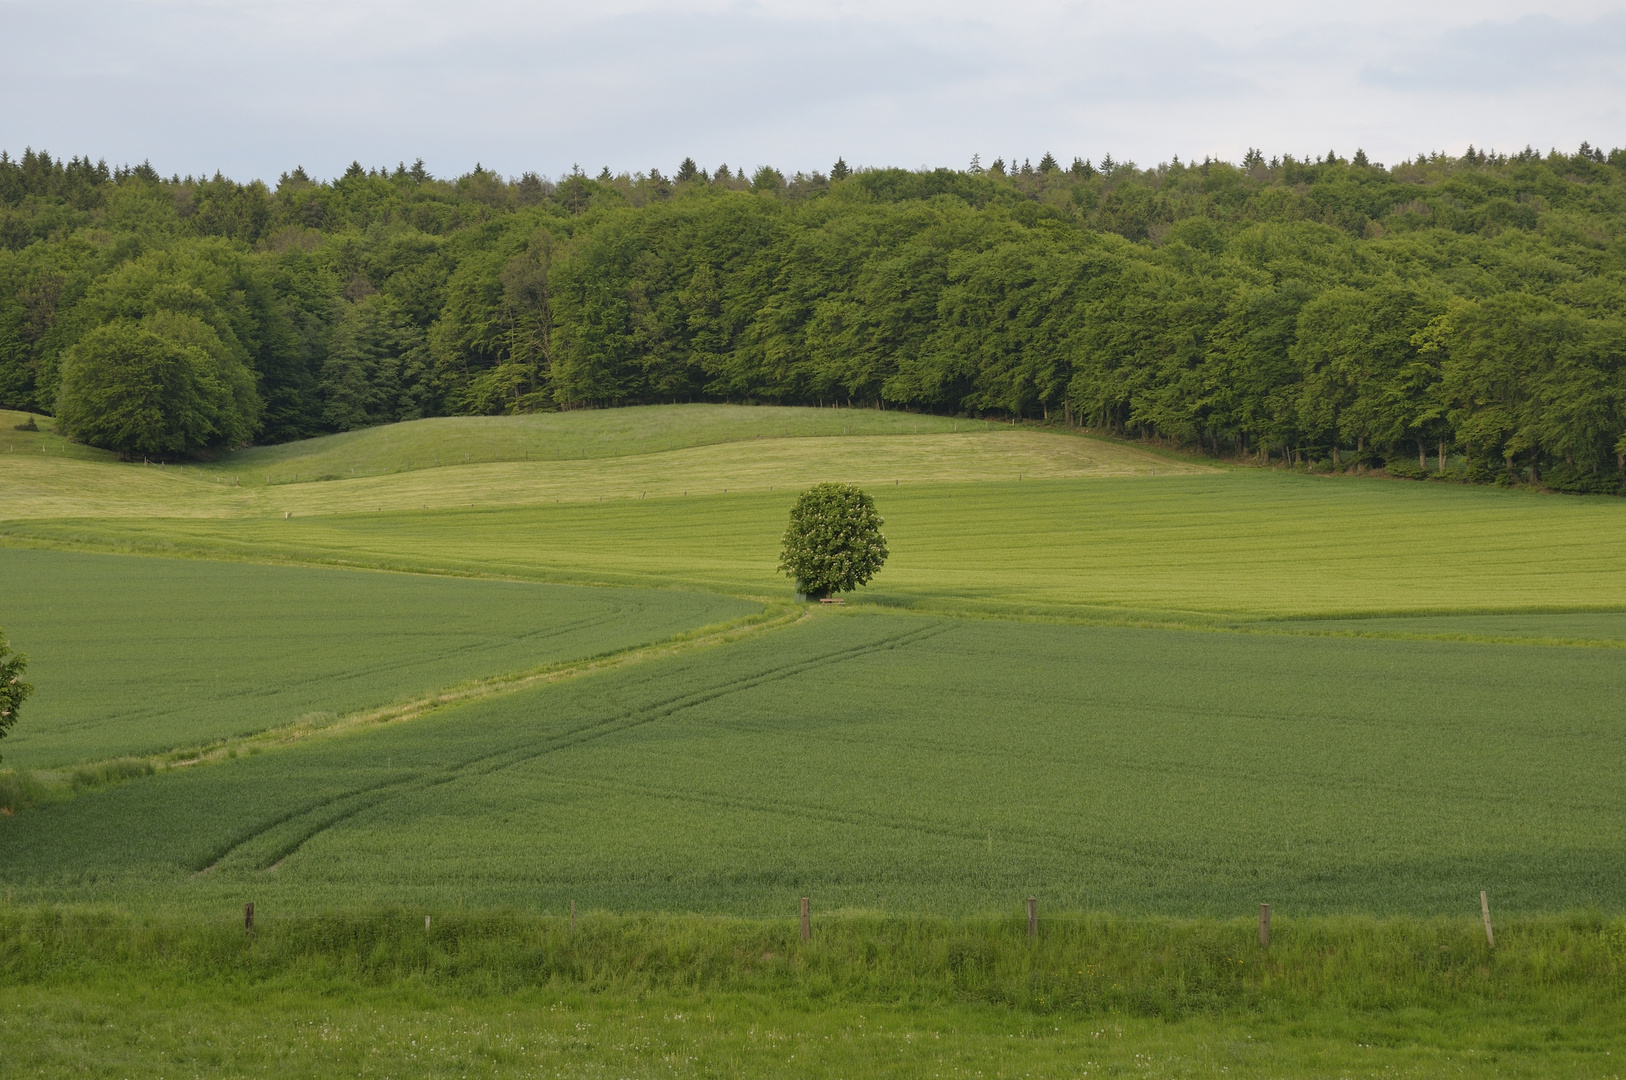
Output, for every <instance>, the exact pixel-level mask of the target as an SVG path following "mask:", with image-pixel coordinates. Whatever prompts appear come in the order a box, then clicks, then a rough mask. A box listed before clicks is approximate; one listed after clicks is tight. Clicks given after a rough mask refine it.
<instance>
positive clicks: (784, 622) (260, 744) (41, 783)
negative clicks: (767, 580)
mask: <svg viewBox="0 0 1626 1080" xmlns="http://www.w3.org/2000/svg"><path fill="white" fill-rule="evenodd" d="M821 614H823V613H821V612H819V611H817V610H815V609H812V608H806V607H803V606H801V605H795V606H790V605H771V606H768V607H767V608H766V609H765V610H764V611H761V612H756V613H754V614H751V615H745V616H742V617H741V618H738V619H731V620H728V621H727V622H721V623H713V624H711V625H709V626H703V627H699V628H697V629H694V630H689V631H685V632H683V633H681V634H675V635H673V636H671V637H668V638H663V639H661V640H660V641H656V642H653V643H650V644H647V645H640V646H635V647H633V648H631V649H624V650H621V651H619V652H613V653H603V654H600V655H598V656H592V657H587V658H585V659H581V660H571V661H565V662H562V663H558V664H548V665H545V666H543V667H538V668H530V669H527V670H524V671H518V672H510V673H508V674H505V675H494V676H490V677H488V678H484V679H474V680H470V681H467V682H463V683H458V684H456V685H454V686H450V687H443V688H441V689H438V690H432V691H429V692H428V693H424V694H419V695H417V696H415V697H411V698H407V699H406V700H403V701H397V702H394V703H392V704H389V705H381V706H374V707H372V708H368V709H358V710H356V711H354V712H350V713H345V714H342V715H340V716H337V717H332V718H324V719H321V720H317V719H312V718H309V717H303V718H301V719H299V720H295V721H293V722H292V723H288V724H280V725H277V726H276V727H270V728H266V729H264V730H262V731H257V732H254V733H253V734H250V735H242V736H238V737H236V738H232V739H224V740H221V741H219V742H215V743H209V744H207V745H205V746H201V747H193V748H188V749H184V750H176V751H170V752H168V753H163V754H152V755H145V756H143V755H126V756H123V757H118V758H110V759H106V760H102V761H88V762H81V763H79V764H77V765H73V766H68V767H64V768H59V769H34V770H27V771H25V772H19V771H13V770H6V771H5V772H0V796H5V795H7V794H11V793H8V792H7V791H6V788H7V787H8V786H10V785H6V784H4V781H6V780H21V781H22V783H20V784H18V785H17V787H16V791H15V794H12V797H11V799H10V800H9V804H8V805H6V806H5V809H6V810H7V811H8V812H14V811H16V810H20V809H24V808H26V807H28V806H33V805H37V804H39V803H43V802H55V801H59V800H60V799H62V798H71V797H73V796H75V795H78V794H80V793H82V792H85V791H90V790H94V789H97V788H102V787H108V786H111V785H113V784H117V783H120V782H122V781H124V780H128V779H134V778H136V777H140V776H151V775H154V774H156V773H161V772H168V771H170V770H172V769H184V768H189V767H191V766H194V765H205V764H216V763H219V762H223V761H229V760H232V759H234V758H236V757H237V756H238V755H240V754H244V753H248V754H256V753H261V752H263V751H266V750H270V749H275V748H278V747H283V746H289V745H292V744H294V743H299V742H304V741H307V740H310V739H317V738H334V737H338V736H343V735H349V734H352V733H354V732H357V731H362V730H366V729H370V728H375V727H382V726H384V725H387V724H397V723H403V722H406V721H411V720H417V719H421V718H422V717H424V716H427V715H429V714H430V713H433V712H437V711H439V710H441V709H444V708H448V707H450V706H454V705H463V704H468V703H471V702H476V701H486V700H490V699H492V698H497V697H506V696H507V695H509V694H517V693H519V692H521V691H524V690H529V689H533V688H535V687H538V686H547V685H551V684H553V683H558V682H564V681H566V680H569V679H576V678H581V677H583V676H587V675H595V674H598V673H600V672H606V671H615V670H618V669H620V668H624V667H631V666H633V665H635V664H641V663H646V662H648V661H651V660H660V659H665V658H667V657H671V656H678V655H681V654H683V653H688V652H694V651H697V650H700V649H707V648H713V647H715V646H719V645H726V644H729V643H731V642H734V641H738V640H741V639H743V638H746V637H750V636H753V635H756V634H760V633H765V632H769V631H773V630H780V629H784V628H785V627H789V626H794V625H796V624H798V623H803V622H808V621H811V620H812V619H815V618H819V617H821ZM316 715H317V716H320V715H322V714H316ZM19 796H20V797H19ZM306 809H309V808H308V807H307V808H306Z"/></svg>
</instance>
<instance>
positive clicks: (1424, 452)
mask: <svg viewBox="0 0 1626 1080" xmlns="http://www.w3.org/2000/svg"><path fill="white" fill-rule="evenodd" d="M1417 467H1418V468H1419V469H1422V470H1423V471H1424V472H1428V447H1426V446H1424V445H1423V440H1422V439H1418V440H1417Z"/></svg>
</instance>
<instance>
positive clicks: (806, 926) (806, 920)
mask: <svg viewBox="0 0 1626 1080" xmlns="http://www.w3.org/2000/svg"><path fill="white" fill-rule="evenodd" d="M802 940H803V941H811V940H813V902H812V901H811V900H810V899H808V898H807V897H805V896H804V897H802Z"/></svg>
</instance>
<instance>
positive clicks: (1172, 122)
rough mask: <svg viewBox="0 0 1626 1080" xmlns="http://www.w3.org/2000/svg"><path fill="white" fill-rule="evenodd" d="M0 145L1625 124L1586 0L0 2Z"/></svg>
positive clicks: (964, 141)
mask: <svg viewBox="0 0 1626 1080" xmlns="http://www.w3.org/2000/svg"><path fill="white" fill-rule="evenodd" d="M0 42H3V45H4V47H3V50H0V55H3V56H4V61H3V63H0V147H3V148H5V149H8V150H10V151H11V152H12V153H13V154H15V153H18V152H20V151H21V150H22V149H23V148H24V147H25V146H32V147H34V148H36V149H39V148H44V149H48V150H50V151H51V152H52V153H55V154H61V155H64V156H71V155H74V154H89V155H91V156H92V157H96V158H106V159H107V161H108V162H109V163H111V164H121V163H132V164H133V163H136V162H139V161H141V160H143V159H150V160H151V162H152V164H153V165H154V166H155V167H157V168H158V169H160V170H161V171H163V172H164V173H166V174H168V173H172V172H179V173H183V174H184V173H189V172H190V173H213V172H214V171H215V170H216V169H219V170H222V171H224V172H225V173H227V174H228V175H231V176H234V177H237V178H238V179H248V178H252V177H260V178H263V179H265V180H267V181H269V182H273V183H274V182H275V180H276V177H277V176H278V175H279V174H280V173H282V172H284V171H286V170H288V169H291V168H292V167H293V166H295V165H303V166H305V168H306V170H307V171H308V172H310V173H312V174H313V175H315V176H332V175H334V174H336V173H338V172H340V171H342V170H343V169H344V167H345V166H346V165H348V164H349V163H350V161H351V160H352V159H359V160H360V161H361V162H362V163H363V164H365V165H386V164H387V165H394V164H395V163H396V162H397V161H406V162H409V163H410V162H411V161H412V160H413V159H414V158H417V157H422V158H423V159H424V161H425V162H426V163H427V164H428V166H429V168H430V170H431V171H432V172H434V173H436V174H437V175H456V174H459V173H462V172H466V171H467V170H469V169H471V168H472V167H473V166H474V164H475V163H476V162H477V161H478V162H481V163H483V164H484V165H485V166H487V167H488V168H494V169H496V170H497V171H499V172H501V173H504V174H507V175H511V176H512V175H517V174H519V173H521V172H524V171H528V170H530V171H536V172H540V173H543V174H544V175H549V176H557V175H559V174H560V173H562V172H565V171H568V170H569V169H570V168H571V167H572V166H573V165H576V164H580V165H581V166H582V167H583V168H584V169H587V170H588V171H589V172H594V173H596V172H597V171H598V170H599V168H600V167H602V166H605V165H608V166H609V167H610V168H611V169H612V170H614V171H617V172H619V171H623V170H626V171H637V170H645V171H647V170H648V169H650V168H651V167H655V168H659V169H661V170H662V171H663V172H670V171H671V170H672V169H674V168H675V167H676V166H677V163H678V162H679V161H681V160H682V158H683V157H684V155H686V154H692V155H693V156H694V157H695V158H696V159H697V160H698V161H699V162H700V163H701V164H702V165H704V166H706V167H708V168H713V169H714V168H715V167H716V166H717V165H718V164H719V163H720V162H725V161H726V162H727V163H729V164H730V165H733V166H736V167H737V166H742V165H743V166H745V167H747V168H748V169H749V168H754V167H755V166H757V165H760V164H772V165H776V166H778V167H780V168H781V169H784V170H785V171H787V172H795V171H797V170H799V169H801V170H812V169H828V168H829V166H830V163H831V162H832V161H834V160H835V158H836V156H837V155H842V156H844V157H845V158H846V160H847V161H848V162H849V163H852V164H864V165H902V166H907V167H914V166H918V165H932V166H936V165H949V166H956V167H959V166H964V165H965V164H966V163H967V162H969V160H970V158H971V155H972V154H974V153H975V154H980V155H981V157H982V161H983V162H984V163H985V164H986V163H987V162H990V161H992V160H993V159H994V158H995V157H996V156H1003V157H1005V158H1007V159H1011V158H1016V159H1021V158H1023V157H1031V158H1032V159H1033V160H1034V161H1037V160H1038V158H1039V157H1040V155H1042V154H1043V153H1045V151H1047V150H1048V151H1051V152H1053V153H1054V154H1055V155H1056V156H1057V157H1058V158H1060V159H1061V160H1062V161H1063V162H1064V163H1065V162H1068V161H1071V160H1072V158H1073V156H1074V155H1078V156H1081V157H1088V158H1092V159H1094V160H1097V161H1098V160H1100V158H1101V157H1102V156H1103V155H1105V154H1108V153H1110V154H1112V155H1113V156H1114V157H1116V158H1118V159H1120V160H1122V159H1126V158H1127V159H1132V160H1134V161H1136V162H1138V163H1140V164H1141V165H1152V164H1156V163H1157V162H1159V161H1167V160H1169V159H1170V158H1171V157H1173V156H1175V155H1178V156H1179V157H1181V158H1182V159H1198V160H1200V159H1201V158H1202V157H1203V156H1205V155H1214V156H1216V157H1220V158H1225V159H1228V160H1237V159H1240V158H1241V156H1242V154H1243V152H1244V151H1245V150H1246V148H1247V147H1249V146H1258V147H1260V148H1261V149H1263V150H1264V152H1265V154H1266V156H1267V157H1268V156H1270V155H1274V154H1279V153H1293V154H1298V155H1303V154H1311V155H1314V154H1320V153H1325V152H1326V151H1327V150H1329V149H1334V150H1337V151H1338V152H1339V153H1340V154H1344V155H1348V154H1351V153H1353V152H1354V151H1355V149H1356V148H1357V147H1362V148H1364V149H1365V150H1366V151H1367V153H1368V155H1370V156H1371V157H1373V158H1374V159H1376V160H1380V161H1384V162H1393V161H1395V160H1397V159H1399V158H1401V157H1410V156H1413V155H1415V154H1417V153H1419V152H1427V151H1430V150H1445V151H1449V152H1460V151H1461V150H1462V149H1463V148H1464V147H1466V146H1467V145H1468V144H1469V143H1472V144H1474V145H1476V146H1480V147H1490V148H1496V149H1501V150H1517V149H1519V148H1521V147H1523V146H1524V145H1525V144H1527V143H1529V144H1532V145H1534V146H1535V147H1537V148H1538V149H1541V150H1545V149H1547V148H1549V147H1552V146H1557V147H1559V148H1562V149H1565V150H1571V149H1573V148H1574V147H1575V146H1576V145H1577V144H1578V143H1579V142H1580V141H1581V140H1583V139H1587V140H1590V141H1592V142H1593V143H1595V144H1599V145H1602V146H1604V147H1612V146H1619V145H1626V5H1623V4H1621V3H1595V2H1586V0H1546V2H1544V3H1535V2H1532V0H1478V2H1472V3H1469V2H1463V0H1447V2H1429V0H1406V2H1401V0H1368V2H1365V3H1354V2H1347V0H1346V2H1342V3H1323V2H1318V0H1293V2H1288V0H1233V2H1232V3H1227V4H1216V3H1196V2H1191V0H1174V2H1171V0H1141V2H1138V3H1128V2H1119V0H1109V2H1096V3H1060V2H1055V3H1051V2H1022V0H1014V2H1013V0H1006V2H1004V3H988V2H983V3H976V4H972V3H967V2H964V0H931V2H925V0H863V2H858V0H835V2H829V3H819V4H812V3H801V2H793V0H763V2H742V3H735V2H728V0H679V2H639V0H608V2H597V3H593V2H582V0H575V2H572V3H568V4H566V3H556V2H552V0H537V2H531V3H518V2H512V0H457V2H446V0H440V2H427V0H409V2H403V3H384V2H381V0H279V2H277V3H256V2H247V0H236V2H232V0H126V2H116V0H28V2H19V0H0Z"/></svg>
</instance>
